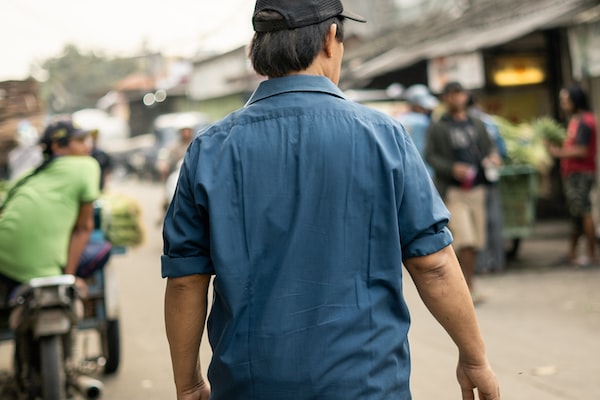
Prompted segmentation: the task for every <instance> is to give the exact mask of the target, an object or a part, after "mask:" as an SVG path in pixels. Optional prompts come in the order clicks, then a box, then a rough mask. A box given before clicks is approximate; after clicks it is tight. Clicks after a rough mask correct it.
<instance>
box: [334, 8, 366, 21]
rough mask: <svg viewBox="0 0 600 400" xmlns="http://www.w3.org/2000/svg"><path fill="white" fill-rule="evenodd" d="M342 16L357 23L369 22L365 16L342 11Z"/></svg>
mask: <svg viewBox="0 0 600 400" xmlns="http://www.w3.org/2000/svg"><path fill="white" fill-rule="evenodd" d="M340 16H342V17H344V18H348V19H351V20H352V21H356V22H363V23H364V22H367V20H366V18H365V17H363V16H360V15H358V14H355V13H353V12H351V11H346V10H344V11H342V13H341V14H340Z"/></svg>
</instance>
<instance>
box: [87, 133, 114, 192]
mask: <svg viewBox="0 0 600 400" xmlns="http://www.w3.org/2000/svg"><path fill="white" fill-rule="evenodd" d="M99 135H100V132H99V131H98V130H97V129H94V130H92V131H91V137H92V152H91V156H92V157H94V158H95V159H96V161H98V164H99V165H100V191H103V190H104V188H105V187H106V182H107V180H108V176H109V175H110V171H111V168H112V158H111V156H110V154H108V153H107V152H106V151H104V150H103V149H101V148H100V146H98V136H99Z"/></svg>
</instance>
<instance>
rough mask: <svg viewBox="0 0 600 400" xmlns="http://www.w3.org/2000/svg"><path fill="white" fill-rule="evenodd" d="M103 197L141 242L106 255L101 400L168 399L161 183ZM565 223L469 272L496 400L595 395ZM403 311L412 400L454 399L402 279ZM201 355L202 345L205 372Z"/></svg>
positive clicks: (595, 368) (586, 280)
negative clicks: (140, 233)
mask: <svg viewBox="0 0 600 400" xmlns="http://www.w3.org/2000/svg"><path fill="white" fill-rule="evenodd" d="M109 190H110V191H114V192H118V193H123V194H127V195H131V196H133V197H135V198H136V199H137V200H138V201H139V202H140V204H141V207H142V210H143V218H144V219H143V222H144V226H145V229H146V239H145V242H144V244H143V245H142V246H140V247H138V248H135V249H132V250H130V251H128V252H127V253H126V254H124V255H117V256H113V258H112V260H111V263H113V266H114V267H116V270H117V275H118V282H119V288H120V295H119V302H120V319H121V328H122V331H121V340H122V362H121V366H120V369H119V371H118V372H117V373H116V374H115V375H114V376H111V377H103V378H102V380H103V382H104V384H105V393H104V396H103V398H105V399H110V400H164V399H169V398H174V385H173V383H172V373H171V369H170V358H169V353H168V346H167V341H166V337H165V334H164V323H163V294H164V286H165V281H164V280H163V279H162V278H161V277H160V254H161V246H162V241H161V240H162V239H161V227H160V225H159V224H158V223H157V221H159V219H160V217H161V201H162V190H163V187H162V186H161V185H159V184H156V183H151V182H146V181H138V180H134V179H128V180H123V181H117V180H113V181H112V182H111V183H110V189H109ZM567 232H568V224H567V222H566V221H562V220H543V221H539V222H538V223H536V225H535V229H534V233H533V234H532V236H531V237H530V238H528V239H526V240H524V241H523V243H522V244H521V249H520V251H519V255H518V259H517V260H516V261H515V262H512V263H510V264H509V267H508V268H507V269H506V270H505V271H504V272H496V273H492V274H486V275H478V276H477V280H476V284H477V285H478V286H479V289H480V291H481V292H482V293H483V294H484V295H485V297H486V299H487V301H486V302H485V303H483V304H481V305H480V306H478V308H477V314H478V316H479V319H480V323H481V328H482V330H483V333H484V335H485V338H486V341H487V346H488V352H489V356H490V359H491V362H492V363H493V365H494V367H495V369H496V373H497V374H498V376H499V379H500V381H501V385H502V394H503V399H509V400H513V399H523V400H559V399H560V400H581V399H594V398H598V397H599V396H600V381H599V380H598V376H600V362H599V360H600V345H599V344H598V337H599V332H600V291H599V290H598V288H599V287H600V268H597V267H596V268H590V269H572V268H570V267H564V266H563V267H551V266H550V264H551V263H552V262H553V261H554V260H555V259H556V258H557V257H558V256H560V255H561V254H562V253H563V252H564V246H565V243H566V242H565V240H564V237H565V235H566V234H567ZM404 282H405V288H406V297H407V301H408V303H409V306H410V308H411V310H412V317H413V326H412V329H411V333H410V340H411V348H412V357H413V360H412V362H413V376H412V387H413V392H414V398H415V399H416V400H421V399H422V400H429V399H448V400H454V399H460V392H459V389H458V386H457V383H456V380H455V378H454V366H455V363H456V357H457V354H456V350H455V348H454V346H453V344H452V342H451V341H450V339H449V338H448V336H447V335H446V334H445V332H444V331H443V330H442V329H441V328H440V326H439V325H438V324H437V322H436V321H435V320H434V319H433V318H432V317H431V316H430V314H429V313H428V311H427V310H426V309H425V307H424V306H423V304H422V303H421V302H420V299H419V298H418V295H417V293H416V291H415V288H414V285H413V284H412V282H411V281H410V278H406V279H405V280H404ZM10 350H11V349H10V346H9V345H6V344H4V345H2V346H0V369H4V368H7V367H8V362H9V360H10ZM209 357H210V350H209V348H208V344H207V342H206V341H205V342H204V343H203V348H202V361H203V366H204V368H206V366H207V365H208V360H209Z"/></svg>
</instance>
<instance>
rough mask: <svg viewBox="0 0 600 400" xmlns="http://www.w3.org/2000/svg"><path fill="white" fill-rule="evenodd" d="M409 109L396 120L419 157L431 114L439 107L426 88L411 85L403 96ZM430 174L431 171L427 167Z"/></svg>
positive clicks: (436, 100)
mask: <svg viewBox="0 0 600 400" xmlns="http://www.w3.org/2000/svg"><path fill="white" fill-rule="evenodd" d="M403 98H404V99H405V100H406V102H407V103H408V106H409V109H408V111H406V112H403V113H401V114H398V115H397V116H396V119H397V120H398V121H400V123H401V124H402V126H404V128H406V130H407V132H408V133H409V135H410V137H411V138H412V140H413V142H415V146H417V150H418V151H419V154H421V156H422V157H423V156H424V151H425V135H426V133H427V128H428V127H429V124H430V123H431V112H432V111H433V110H434V109H435V108H436V107H437V106H438V105H439V103H440V102H439V101H438V99H437V98H436V97H435V96H433V95H432V94H431V92H430V91H429V89H428V88H427V86H425V85H422V84H417V85H412V86H410V87H409V88H408V89H406V91H405V92H404V94H403ZM428 170H429V172H430V174H433V170H432V169H431V167H429V166H428Z"/></svg>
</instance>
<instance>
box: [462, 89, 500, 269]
mask: <svg viewBox="0 0 600 400" xmlns="http://www.w3.org/2000/svg"><path fill="white" fill-rule="evenodd" d="M467 108H468V113H469V115H471V116H473V117H475V118H478V119H479V120H481V122H483V123H484V125H485V128H486V130H487V132H488V134H489V135H490V138H491V139H492V141H494V143H495V145H496V149H497V150H498V155H499V156H500V158H501V159H502V160H504V158H505V157H506V156H507V152H506V143H505V142H504V139H503V138H502V135H500V129H499V128H498V125H497V124H496V122H495V121H494V118H493V117H492V116H491V115H489V114H487V113H486V112H485V111H483V110H482V109H481V106H480V104H479V102H478V101H477V99H476V97H475V95H474V94H473V93H472V92H470V93H469V99H468V100H467ZM487 178H488V185H486V186H485V189H486V199H485V205H486V213H487V224H486V227H487V229H486V243H485V246H484V247H483V248H482V249H481V250H480V251H479V253H478V255H477V261H476V263H475V271H479V272H489V271H501V270H503V269H504V267H505V264H506V250H505V248H504V237H503V236H502V230H503V223H502V218H503V215H502V201H501V198H500V190H499V188H498V182H499V180H500V174H499V170H498V171H493V170H490V169H488V176H487Z"/></svg>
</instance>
